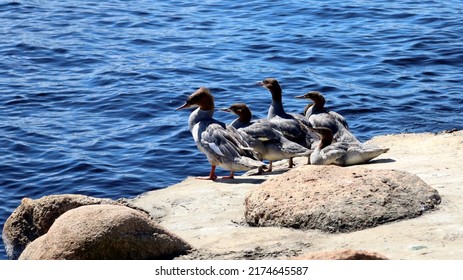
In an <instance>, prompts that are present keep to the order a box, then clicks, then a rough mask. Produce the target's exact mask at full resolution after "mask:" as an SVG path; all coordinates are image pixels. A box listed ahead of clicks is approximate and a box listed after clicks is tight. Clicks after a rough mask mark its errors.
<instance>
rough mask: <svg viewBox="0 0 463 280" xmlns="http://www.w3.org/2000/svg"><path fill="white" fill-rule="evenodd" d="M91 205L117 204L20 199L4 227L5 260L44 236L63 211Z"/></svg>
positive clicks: (73, 197)
mask: <svg viewBox="0 0 463 280" xmlns="http://www.w3.org/2000/svg"><path fill="white" fill-rule="evenodd" d="M93 204H112V205H115V204H119V203H118V202H116V201H114V200H111V199H102V198H95V197H90V196H85V195H78V194H61V195H50V196H44V197H42V198H39V199H36V200H34V199H30V198H23V199H22V201H21V205H19V206H18V207H17V208H16V209H15V211H14V212H13V213H12V214H11V215H10V217H9V218H8V219H7V220H6V222H5V225H4V227H3V233H2V238H3V242H4V244H5V249H6V253H7V255H8V257H9V258H10V259H17V258H18V257H19V255H21V253H22V251H23V250H24V249H25V248H26V246H27V245H28V244H29V243H31V242H32V241H34V240H35V239H37V238H38V237H39V236H41V235H43V234H45V233H46V232H47V231H48V229H49V228H50V226H51V225H52V224H53V222H54V221H55V220H56V219H57V218H58V217H59V216H61V215H62V214H63V213H65V212H66V211H68V210H70V209H74V208H77V207H80V206H83V205H93Z"/></svg>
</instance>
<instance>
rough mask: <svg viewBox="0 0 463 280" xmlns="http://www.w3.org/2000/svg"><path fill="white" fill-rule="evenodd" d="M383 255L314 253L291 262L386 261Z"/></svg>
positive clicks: (358, 252) (333, 252)
mask: <svg viewBox="0 0 463 280" xmlns="http://www.w3.org/2000/svg"><path fill="white" fill-rule="evenodd" d="M387 259H388V258H386V257H385V256H383V255H380V254H378V253H374V252H367V251H357V250H339V251H331V252H316V253H311V254H306V255H303V256H298V257H295V258H292V260H387Z"/></svg>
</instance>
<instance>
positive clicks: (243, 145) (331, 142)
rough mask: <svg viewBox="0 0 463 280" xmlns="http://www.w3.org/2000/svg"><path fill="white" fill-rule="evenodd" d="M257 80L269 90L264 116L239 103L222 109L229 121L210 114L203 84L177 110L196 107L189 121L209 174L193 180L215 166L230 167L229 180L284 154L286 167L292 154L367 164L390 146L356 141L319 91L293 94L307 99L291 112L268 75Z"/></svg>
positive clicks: (310, 159)
mask: <svg viewBox="0 0 463 280" xmlns="http://www.w3.org/2000/svg"><path fill="white" fill-rule="evenodd" d="M257 85H260V86H262V87H264V88H266V89H267V90H268V91H269V92H270V93H271V95H272V103H271V105H270V107H269V110H268V115H267V118H266V119H259V120H252V112H251V110H250V109H249V107H248V106H247V105H246V104H244V103H236V104H233V105H231V106H230V107H229V108H224V109H221V110H222V111H226V112H231V113H234V114H236V115H237V118H236V119H235V120H234V121H233V122H232V123H231V124H229V125H228V124H225V123H223V122H220V121H218V120H216V119H214V97H213V95H212V94H211V92H210V90H209V89H207V88H205V87H200V88H199V89H198V90H197V91H195V92H194V93H193V94H191V95H190V96H189V97H188V98H187V100H186V102H185V104H183V105H182V106H180V107H178V108H177V109H176V110H181V109H185V108H190V107H197V109H196V110H194V111H193V112H192V113H191V114H190V117H189V120H188V125H189V129H190V132H191V134H192V135H193V139H194V141H195V143H196V145H197V147H198V149H199V150H200V151H201V152H202V153H204V154H205V155H206V157H207V159H208V161H209V163H210V164H211V171H210V173H209V176H208V177H198V179H208V180H215V179H216V178H217V175H216V174H215V169H216V166H220V167H222V168H223V169H226V170H229V171H230V175H229V176H225V177H223V178H229V179H233V178H234V173H235V171H246V170H250V169H255V168H257V169H258V170H259V173H262V172H271V171H272V163H273V161H277V160H282V159H288V164H289V167H290V168H291V167H293V165H294V163H293V158H294V157H308V163H309V164H316V165H329V164H335V165H339V166H348V165H355V164H362V163H366V162H368V161H370V160H371V159H373V158H375V157H377V156H379V155H380V154H382V153H385V152H387V151H388V150H389V149H388V148H378V147H372V146H368V145H366V144H364V143H361V142H360V141H359V140H358V139H357V138H356V137H355V136H354V135H353V134H352V132H351V131H350V130H349V126H348V124H347V122H346V120H345V118H344V117H343V116H341V115H340V114H338V113H336V112H334V111H330V110H328V109H326V108H325V98H324V96H323V95H322V94H321V93H320V92H317V91H310V92H308V93H306V94H304V95H301V96H296V97H295V98H298V99H310V100H312V103H309V104H308V105H307V106H306V107H305V110H304V114H290V113H286V112H285V109H284V107H283V102H282V88H281V86H280V84H279V82H278V81H277V80H276V79H274V78H267V79H264V80H263V81H262V82H258V83H257ZM263 160H267V161H269V164H268V165H267V164H265V163H264V162H263Z"/></svg>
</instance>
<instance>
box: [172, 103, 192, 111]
mask: <svg viewBox="0 0 463 280" xmlns="http://www.w3.org/2000/svg"><path fill="white" fill-rule="evenodd" d="M190 106H191V105H190V104H188V103H187V102H185V104H183V105H182V106H180V107H178V108H177V109H175V111H178V110H182V109H185V108H188V107H190Z"/></svg>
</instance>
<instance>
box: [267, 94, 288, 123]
mask: <svg viewBox="0 0 463 280" xmlns="http://www.w3.org/2000/svg"><path fill="white" fill-rule="evenodd" d="M270 93H271V94H272V104H271V105H270V108H269V110H268V118H269V119H270V118H273V117H275V116H281V115H284V114H285V109H284V107H283V101H282V100H283V98H282V90H281V87H276V88H272V89H270Z"/></svg>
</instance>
